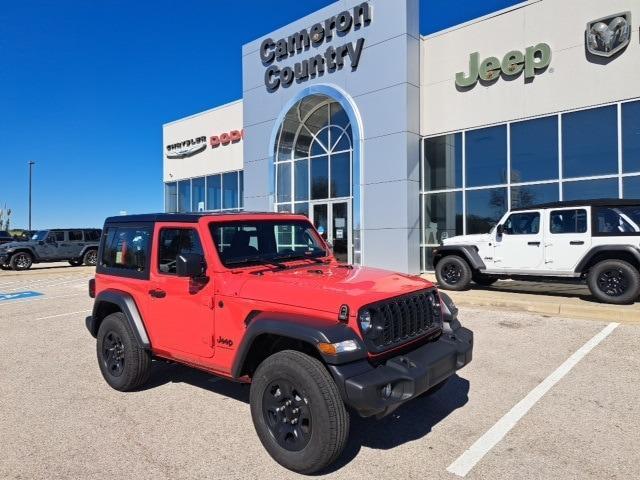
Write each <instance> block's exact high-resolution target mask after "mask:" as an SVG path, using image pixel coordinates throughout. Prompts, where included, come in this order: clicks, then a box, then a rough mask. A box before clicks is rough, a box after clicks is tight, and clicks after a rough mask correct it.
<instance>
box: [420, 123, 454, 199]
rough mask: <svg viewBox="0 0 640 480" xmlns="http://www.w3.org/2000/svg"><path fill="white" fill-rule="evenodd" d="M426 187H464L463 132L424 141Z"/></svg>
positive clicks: (437, 188) (426, 188) (428, 188)
mask: <svg viewBox="0 0 640 480" xmlns="http://www.w3.org/2000/svg"><path fill="white" fill-rule="evenodd" d="M424 182H425V184H424V189H425V190H444V189H447V188H460V187H462V133H454V134H452V135H442V136H440V137H434V138H427V139H426V140H425V141H424Z"/></svg>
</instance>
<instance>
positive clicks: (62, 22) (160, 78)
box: [0, 0, 518, 228]
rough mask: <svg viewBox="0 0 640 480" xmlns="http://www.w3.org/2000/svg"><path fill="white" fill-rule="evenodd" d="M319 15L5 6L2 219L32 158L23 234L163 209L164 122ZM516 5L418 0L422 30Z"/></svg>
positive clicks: (312, 0) (16, 215) (18, 196)
mask: <svg viewBox="0 0 640 480" xmlns="http://www.w3.org/2000/svg"><path fill="white" fill-rule="evenodd" d="M330 3H332V2H331V1H328V0H305V1H304V2H301V1H299V0H281V1H280V2H278V8H277V9H276V8H270V6H269V5H273V3H271V4H270V3H268V2H258V1H250V2H249V1H247V2H232V3H227V2H220V1H213V0H208V1H207V0H183V1H181V2H178V1H169V0H157V1H154V2H150V1H131V0H105V1H86V0H21V1H14V2H4V3H3V6H2V10H0V25H1V27H0V58H1V62H0V167H1V168H0V208H1V207H2V206H3V205H4V204H5V203H6V204H7V206H9V207H11V208H12V209H13V215H12V218H13V223H12V224H13V226H14V227H16V228H26V224H27V198H28V197H27V192H28V190H27V185H28V166H27V162H28V161H29V160H34V161H35V162H36V165H35V167H34V181H33V185H34V186H33V227H34V228H47V227H54V226H59V227H64V226H100V225H102V222H103V220H104V218H105V217H106V216H109V215H117V214H118V212H119V211H121V210H126V211H127V212H129V213H138V212H150V211H161V210H162V208H163V205H162V189H163V186H162V124H163V123H166V122H168V121H171V120H175V119H177V118H180V117H183V116H186V115H190V114H193V113H196V112H199V111H202V110H205V109H208V108H211V107H213V106H216V105H220V104H223V103H226V102H229V101H232V100H236V99H238V98H240V97H241V94H242V93H241V92H242V83H241V82H242V71H241V63H240V61H241V47H242V44H243V43H246V42H248V41H250V40H253V39H254V38H257V37H259V36H260V35H262V34H264V33H268V32H270V31H272V30H274V29H276V28H278V27H280V26H282V25H286V24H287V23H289V22H291V21H293V20H295V19H297V18H299V17H301V16H304V15H306V14H308V13H311V12H313V11H315V10H317V9H318V8H321V7H323V6H325V5H328V4H330ZM514 3H518V1H517V0H459V1H457V2H453V1H451V0H422V4H421V32H422V33H423V34H428V33H432V32H434V31H438V30H442V29H444V28H447V27H449V26H452V25H456V24H458V23H461V22H464V21H467V20H470V19H472V18H475V17H478V16H481V15H484V14H486V13H489V12H491V11H495V10H499V9H501V8H505V7H507V6H509V5H512V4H514ZM243 5H246V7H245V8H242V6H243ZM249 5H250V7H249ZM234 6H237V7H238V8H237V9H234Z"/></svg>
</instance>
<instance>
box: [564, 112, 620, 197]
mask: <svg viewBox="0 0 640 480" xmlns="http://www.w3.org/2000/svg"><path fill="white" fill-rule="evenodd" d="M617 112H618V111H617V106H616V105H610V106H608V107H599V108H591V109H589V110H581V111H579V112H572V113H565V114H563V115H562V159H563V167H562V170H563V177H564V178H571V177H587V176H594V175H607V174H613V173H616V172H617V171H618V113H617ZM616 196H617V194H616Z"/></svg>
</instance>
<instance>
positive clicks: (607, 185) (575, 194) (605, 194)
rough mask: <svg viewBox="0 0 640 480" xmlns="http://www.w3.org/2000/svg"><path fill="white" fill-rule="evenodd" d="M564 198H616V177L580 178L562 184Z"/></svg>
mask: <svg viewBox="0 0 640 480" xmlns="http://www.w3.org/2000/svg"><path fill="white" fill-rule="evenodd" d="M562 198H563V199H564V200H590V199H593V198H618V179H617V178H605V179H601V180H582V181H579V182H564V183H563V184H562Z"/></svg>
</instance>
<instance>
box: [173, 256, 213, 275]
mask: <svg viewBox="0 0 640 480" xmlns="http://www.w3.org/2000/svg"><path fill="white" fill-rule="evenodd" d="M206 266H207V265H206V263H205V261H204V257H203V256H202V255H200V254H199V253H182V254H180V255H178V256H177V257H176V274H177V275H178V276H179V277H188V278H201V277H203V276H204V274H205V271H206Z"/></svg>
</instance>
